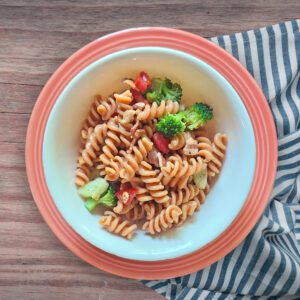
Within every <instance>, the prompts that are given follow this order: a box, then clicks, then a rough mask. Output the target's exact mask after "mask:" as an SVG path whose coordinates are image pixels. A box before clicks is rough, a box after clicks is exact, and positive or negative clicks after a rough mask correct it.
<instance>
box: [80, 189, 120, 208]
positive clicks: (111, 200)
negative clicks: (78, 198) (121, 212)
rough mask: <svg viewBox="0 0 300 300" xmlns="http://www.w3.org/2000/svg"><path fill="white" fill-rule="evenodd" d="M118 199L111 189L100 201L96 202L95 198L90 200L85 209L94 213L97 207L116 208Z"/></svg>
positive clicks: (87, 201)
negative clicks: (100, 205)
mask: <svg viewBox="0 0 300 300" xmlns="http://www.w3.org/2000/svg"><path fill="white" fill-rule="evenodd" d="M117 201H118V199H117V197H116V196H115V193H114V191H113V189H112V188H111V187H109V188H108V189H107V191H106V192H105V193H104V194H103V195H102V196H101V197H100V198H99V200H95V199H93V198H91V197H90V198H88V199H87V200H86V202H85V207H86V208H87V209H88V210H89V211H92V210H93V209H94V208H95V207H96V206H97V205H99V204H102V205H104V206H108V207H114V206H116V205H117Z"/></svg>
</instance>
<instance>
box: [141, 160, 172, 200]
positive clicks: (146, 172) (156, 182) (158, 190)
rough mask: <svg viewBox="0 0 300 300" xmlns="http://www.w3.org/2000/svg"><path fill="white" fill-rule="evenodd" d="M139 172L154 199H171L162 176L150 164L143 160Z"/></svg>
mask: <svg viewBox="0 0 300 300" xmlns="http://www.w3.org/2000/svg"><path fill="white" fill-rule="evenodd" d="M139 174H140V176H141V179H142V180H143V182H144V183H145V186H146V188H147V190H148V191H149V193H150V195H151V197H152V198H153V200H154V201H156V202H157V203H164V202H167V201H168V200H169V198H170V197H169V196H168V191H167V190H166V189H165V187H164V186H163V185H162V183H161V179H160V177H158V176H157V175H158V172H157V171H154V170H153V169H152V166H151V165H150V164H148V163H147V162H145V161H142V162H141V164H140V168H139Z"/></svg>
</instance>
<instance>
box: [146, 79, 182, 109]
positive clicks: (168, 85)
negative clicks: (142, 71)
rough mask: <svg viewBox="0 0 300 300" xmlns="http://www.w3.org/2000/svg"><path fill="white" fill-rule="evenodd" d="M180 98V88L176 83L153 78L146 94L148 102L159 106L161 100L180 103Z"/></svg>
mask: <svg viewBox="0 0 300 300" xmlns="http://www.w3.org/2000/svg"><path fill="white" fill-rule="evenodd" d="M181 97H182V88H181V86H180V85H179V84H178V83H173V82H172V81H171V80H170V79H167V78H166V79H161V78H157V77H156V78H153V79H152V88H151V90H150V91H149V92H147V94H146V98H147V100H148V101H150V102H156V103H157V104H160V103H161V101H163V100H171V101H173V102H180V100H181Z"/></svg>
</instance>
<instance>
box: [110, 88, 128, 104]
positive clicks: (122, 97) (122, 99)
mask: <svg viewBox="0 0 300 300" xmlns="http://www.w3.org/2000/svg"><path fill="white" fill-rule="evenodd" d="M114 97H115V99H116V102H117V103H123V104H130V103H131V102H132V94H131V92H130V91H129V90H126V91H125V92H123V93H120V94H118V93H115V94H114Z"/></svg>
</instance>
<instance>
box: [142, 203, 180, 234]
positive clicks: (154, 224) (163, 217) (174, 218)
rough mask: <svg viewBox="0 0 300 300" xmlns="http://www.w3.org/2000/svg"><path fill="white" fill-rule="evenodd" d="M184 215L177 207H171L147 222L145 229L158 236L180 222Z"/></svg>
mask: <svg viewBox="0 0 300 300" xmlns="http://www.w3.org/2000/svg"><path fill="white" fill-rule="evenodd" d="M181 214H182V211H181V209H180V208H179V206H177V205H170V206H168V207H167V208H166V209H163V210H162V211H161V212H160V213H159V214H158V215H157V216H155V217H154V218H152V219H150V220H149V221H147V222H145V223H144V225H143V229H144V230H145V231H147V232H149V233H150V234H156V233H159V232H161V231H165V230H167V229H168V228H170V227H172V225H173V223H175V224H177V223H178V222H179V217H180V215H181Z"/></svg>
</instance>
